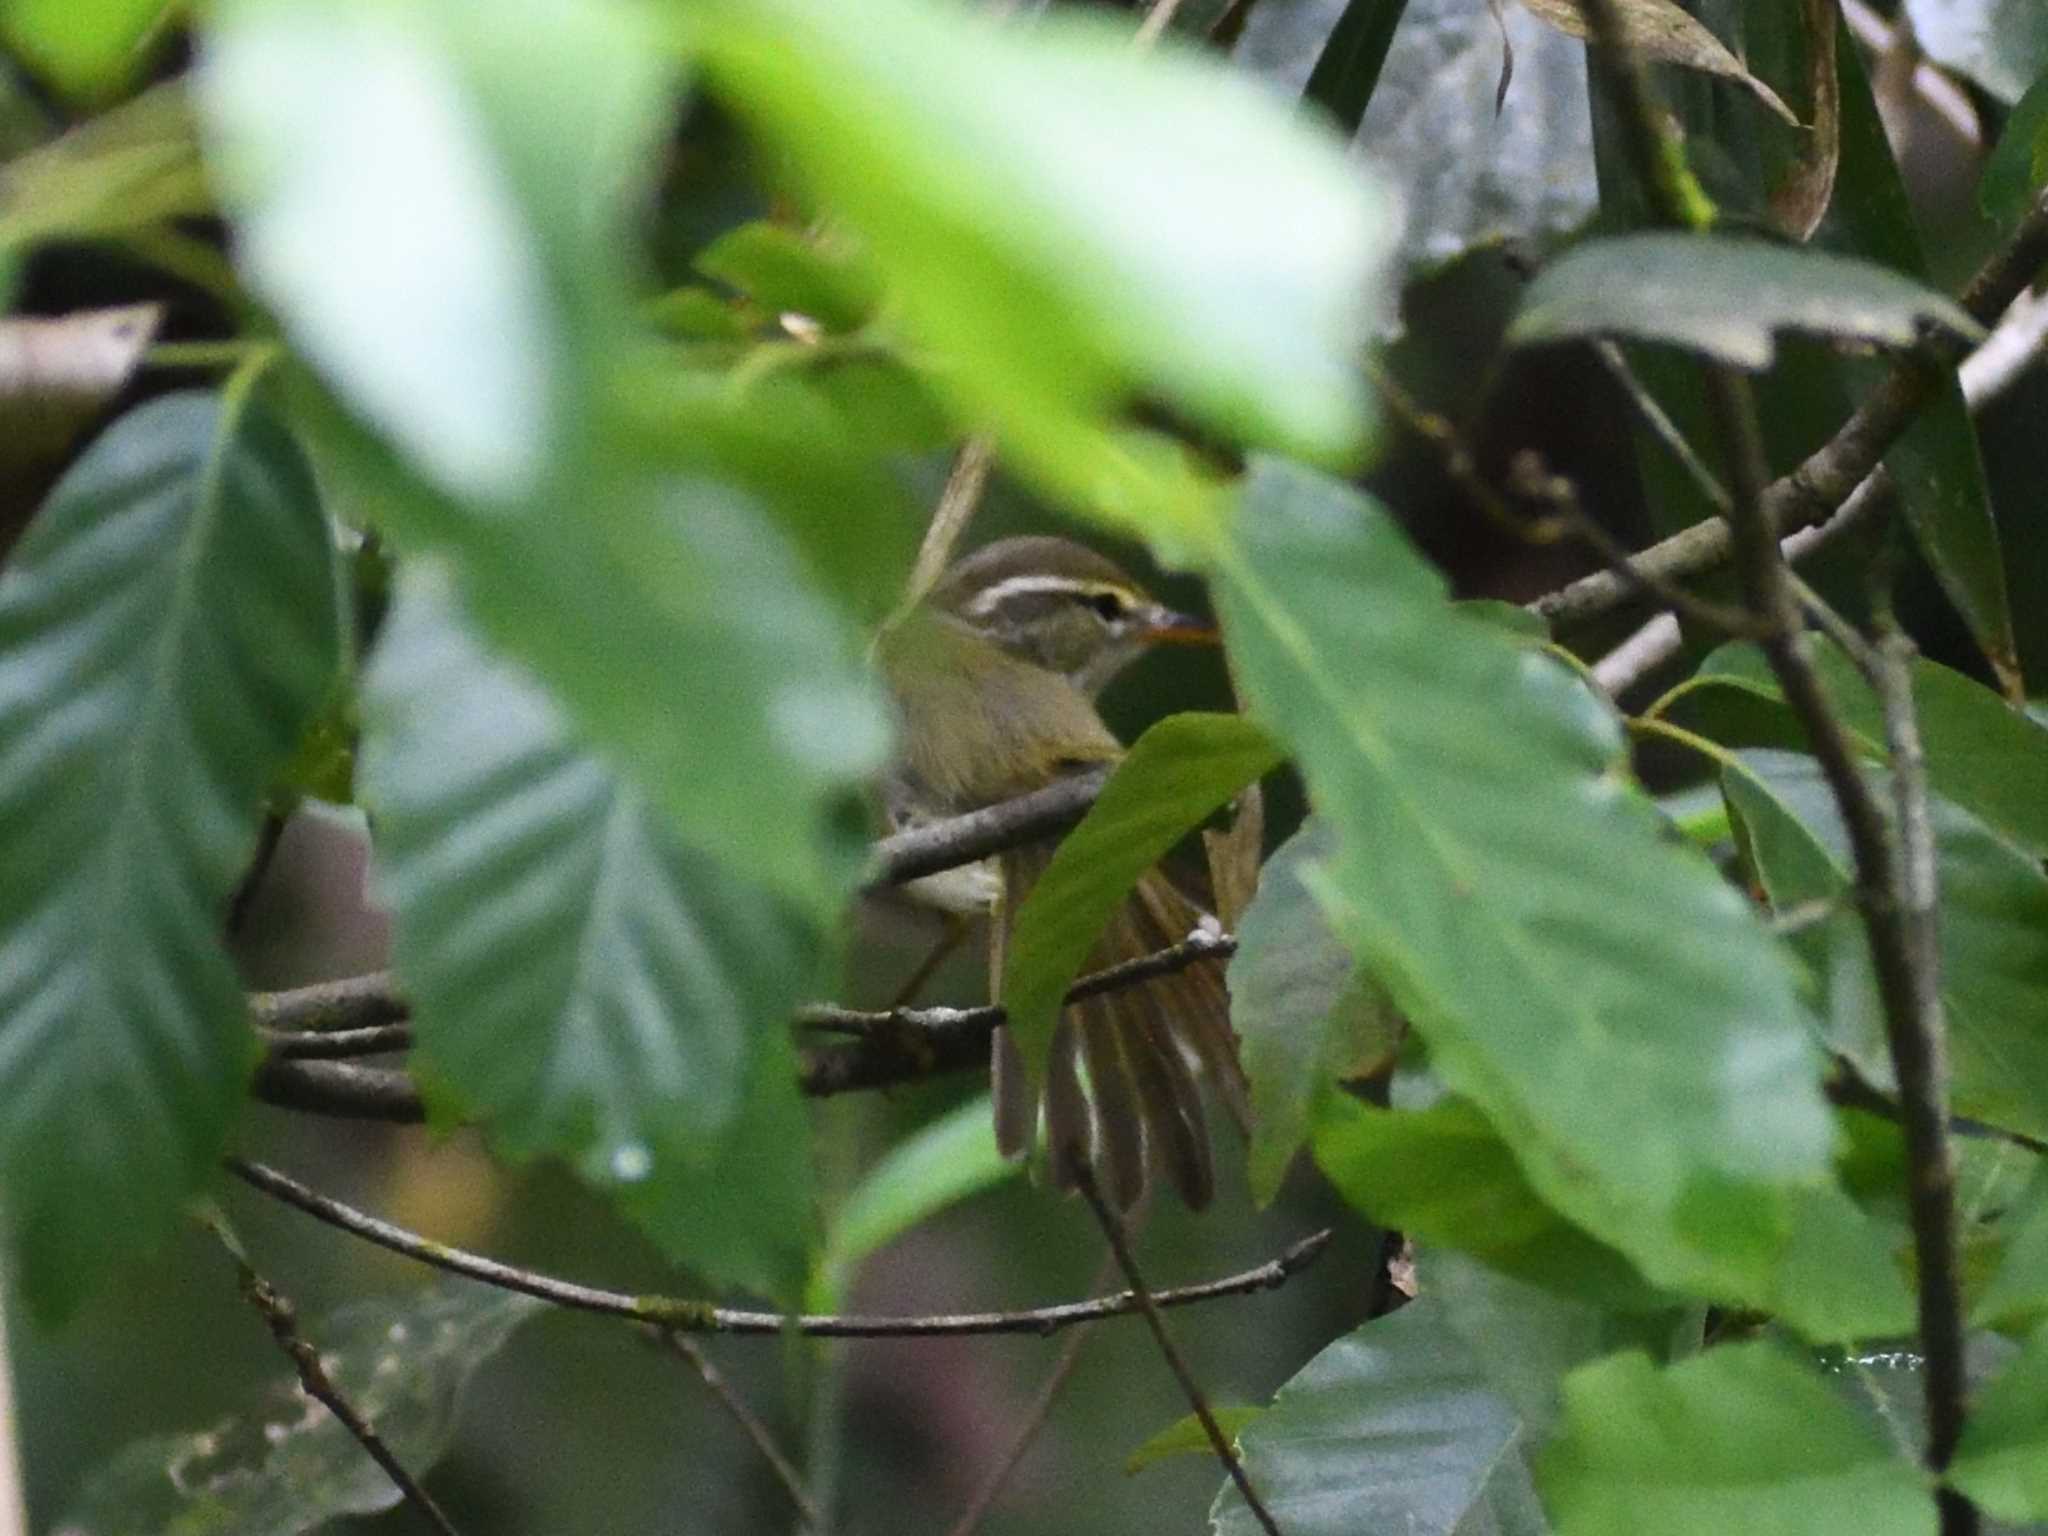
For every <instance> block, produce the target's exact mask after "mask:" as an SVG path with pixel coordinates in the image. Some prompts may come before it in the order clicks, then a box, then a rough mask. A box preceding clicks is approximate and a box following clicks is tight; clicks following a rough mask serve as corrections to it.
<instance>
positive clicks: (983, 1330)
mask: <svg viewBox="0 0 2048 1536" xmlns="http://www.w3.org/2000/svg"><path fill="white" fill-rule="evenodd" d="M226 1166H227V1169H228V1171H229V1172H230V1173H232V1174H234V1175H235V1177H237V1178H239V1179H241V1180H242V1181H243V1182H244V1183H246V1184H248V1185H250V1186H251V1187H252V1188H255V1189H259V1190H261V1191H262V1192H263V1193H264V1194H266V1195H269V1196H271V1197H272V1198H274V1199H277V1200H281V1201H283V1202H284V1203H285V1204H286V1205H289V1206H293V1207H295V1208H296V1209H298V1210H301V1211H303V1212H305V1213H306V1214H307V1215H308V1216H311V1217H313V1218H314V1219H315V1220H317V1221H322V1222H325V1223H326V1224H327V1225H328V1226H331V1227H335V1228H337V1229H339V1230H340V1231H343V1232H348V1233H351V1234H353V1235H354V1236H356V1237H360V1238H362V1239H363V1240H364V1241H366V1242H371V1243H375V1244H376V1245H377V1246H378V1247H380V1248H385V1249H389V1250H390V1251H391V1252H393V1253H397V1254H402V1255H404V1256H405V1257H406V1258H409V1259H413V1260H416V1261H418V1262H419V1263H421V1264H426V1265H429V1266H431V1267H433V1268H435V1269H439V1270H445V1271H446V1272H447V1273H449V1274H452V1275H461V1276H463V1277H465V1278H466V1279H470V1280H479V1281H482V1282H483V1283H484V1284H485V1285H495V1286H497V1287H499V1288H500V1289H502V1290H508V1291H518V1292H519V1293H520V1294H521V1295H525V1296H532V1297H536V1298H538V1299H539V1300H541V1301H545V1302H548V1303H551V1304H552V1305H554V1306H558V1307H566V1308H568V1309H570V1310H571V1311H577V1312H595V1313H598V1314H600V1315H602V1316H606V1317H617V1318H623V1319H625V1320H626V1321H628V1322H634V1323H650V1324H652V1325H654V1326H655V1327H657V1328H662V1329H669V1330H674V1331H676V1332H680V1333H721V1334H735V1335H750V1336H755V1337H762V1338H766V1337H770V1336H781V1335H784V1334H788V1333H792V1332H793V1333H800V1334H805V1335H809V1336H813V1337H818V1338H838V1339H942V1338H958V1337H960V1336H961V1335H963V1334H1002V1333H1021V1334H1034V1335H1037V1336H1039V1337H1041V1338H1043V1337H1049V1336H1051V1335H1052V1334H1055V1333H1058V1332H1060V1331H1061V1330H1062V1329H1065V1328H1072V1327H1075V1326H1076V1325H1078V1324H1081V1323H1092V1322H1099V1321H1101V1320H1102V1319H1104V1318H1111V1317H1128V1316H1130V1315H1131V1314H1132V1313H1135V1312H1138V1311H1140V1310H1141V1307H1140V1304H1139V1302H1138V1299H1137V1298H1136V1297H1135V1296H1133V1295H1132V1294H1131V1292H1129V1291H1121V1292H1118V1293H1116V1294H1114V1295H1110V1296H1100V1297H1096V1298H1095V1299H1093V1300H1090V1301H1070V1302H1063V1303H1061V1304H1060V1305H1057V1306H1051V1307H1035V1308H1030V1309H1027V1310H1024V1311H1017V1312H952V1313H937V1314H930V1315H926V1316H919V1317H870V1316H859V1315H848V1314H834V1313H804V1314H795V1315H791V1314H787V1313H781V1312H753V1311H746V1310H742V1309H740V1308H736V1307H720V1306H714V1305H713V1304H711V1303H710V1302H708V1301H692V1300H687V1299H683V1298H680V1297H667V1296H648V1295H629V1294H627V1293H626V1292H624V1291H608V1290H604V1289H601V1288H600V1287H597V1286H590V1285H583V1284H580V1283H578V1282H576V1281H574V1280H563V1279H560V1278H558V1277H556V1276H554V1275H548V1274H543V1273H541V1272H540V1271H538V1270H532V1269H522V1268H520V1267H519V1266H517V1265H514V1264H506V1263H503V1262H501V1261H499V1260H497V1259H490V1258H485V1257H484V1256H483V1255H482V1254H476V1253H470V1252H467V1251H465V1250H464V1249H461V1248H453V1247H450V1246H449V1245H448V1244H446V1243H436V1242H432V1241H430V1240H429V1239H427V1238H424V1237H421V1236H420V1235H419V1234H418V1233H416V1232H409V1231H407V1230H406V1229H405V1228H404V1227H400V1226H396V1225H394V1224H392V1223H391V1222H388V1221H384V1220H381V1219H379V1218H378V1217H375V1216H372V1215H370V1214H368V1213H367V1212H365V1211H359V1210H357V1209H356V1208H355V1207H354V1206H351V1205H347V1204H344V1203H343V1202H342V1201H339V1200H336V1199H335V1198H334V1197H333V1196H331V1195H323V1194H321V1193H320V1192H319V1191H318V1190H315V1189H311V1188H308V1187H307V1186H306V1185H304V1184H301V1183H300V1182H299V1181H298V1180H297V1179H294V1178H292V1177H291V1176H290V1175H289V1174H285V1173H280V1172H279V1171H278V1170H277V1169H275V1168H271V1167H268V1166H266V1165H265V1164H262V1163H255V1162H250V1161H248V1160H247V1159H244V1158H239V1157H230V1158H228V1159H227V1162H226ZM1329 1241H1330V1234H1329V1232H1328V1230H1327V1229H1326V1230H1324V1231H1321V1232H1317V1233H1314V1234H1312V1235H1311V1236H1309V1237H1305V1238H1303V1239H1302V1240H1301V1241H1300V1242H1298V1243H1296V1244H1294V1245H1293V1246H1292V1247H1291V1248H1289V1249H1287V1250H1286V1252H1284V1253H1282V1254H1280V1255H1279V1257H1277V1258H1274V1259H1269V1260H1268V1261H1267V1262H1266V1263H1264V1264H1261V1265H1258V1266H1257V1267H1255V1268H1252V1269H1247V1270H1242V1271H1240V1272H1239V1273H1237V1274H1234V1275H1225V1276H1223V1277H1222V1278H1221V1279H1217V1280H1208V1281H1204V1282H1203V1283H1201V1284H1199V1285H1186V1286H1181V1287H1178V1288H1177V1289H1174V1290H1170V1291H1160V1292H1158V1293H1157V1294H1156V1295H1154V1296H1153V1297H1151V1301H1152V1302H1153V1304H1154V1305H1156V1306H1160V1307H1185V1306H1191V1305H1193V1304H1194V1303H1196V1302H1202V1301H1215V1300H1218V1299H1220V1298H1222V1297H1226V1296H1249V1295H1252V1294H1253V1293H1255V1292H1258V1291H1269V1290H1274V1289H1277V1288H1278V1287H1280V1286H1282V1285H1285V1284H1286V1283H1287V1282H1288V1280H1289V1279H1291V1278H1292V1277H1293V1276H1294V1275H1296V1274H1298V1273H1299V1272H1300V1271H1301V1270H1303V1269H1305V1268H1307V1267H1308V1266H1309V1265H1310V1264H1312V1263H1314V1262H1315V1260H1316V1259H1317V1258H1318V1257H1319V1256H1320V1255H1321V1254H1322V1251H1323V1249H1324V1248H1326V1247H1327V1246H1328V1245H1329Z"/></svg>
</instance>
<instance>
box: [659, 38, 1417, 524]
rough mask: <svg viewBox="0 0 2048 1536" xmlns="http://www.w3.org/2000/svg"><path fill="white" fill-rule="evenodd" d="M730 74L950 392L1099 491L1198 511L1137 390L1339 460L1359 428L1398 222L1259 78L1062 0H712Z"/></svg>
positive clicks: (1077, 495) (1047, 480)
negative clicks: (1383, 266) (1023, 1)
mask: <svg viewBox="0 0 2048 1536" xmlns="http://www.w3.org/2000/svg"><path fill="white" fill-rule="evenodd" d="M687 25H688V29H689V36H690V40H691V41H692V43H693V44H694V45H695V46H696V47H697V48H698V49H699V50H700V51H701V54H702V58H703V62H704V65H705V68H706V70H707V72H708V73H709V75H710V76H711V79H712V82H713V85H714V87H715V88H716V89H717V90H719V91H720V92H721V93H722V94H723V95H724V96H725V97H726V99H727V100H728V101H729V103H730V104H731V105H732V107H733V108H734V109H735V110H736V111H737V112H739V113H740V114H741V115H742V116H743V117H745V118H746V119H748V120H749V121H750V122H752V123H753V125H754V126H755V127H756V128H757V129H758V130H759V131H760V132H761V133H762V134H763V135H764V137H766V138H767V139H768V140H769V141H770V142H771V143H772V144H774V145H775V146H776V147H777V148H779V149H780V150H781V151H782V152H783V153H784V154H786V155H787V156H788V158H789V160H790V162H791V164H792V166H793V167H794V169H795V171H796V173H797V175H798V176H799V178H800V179H801V180H802V181H803V182H804V183H806V184H807V185H808V186H809V187H810V189H811V190H812V191H814V192H815V193H816V195H817V196H818V198H819V199H820V200H821V201H822V202H823V203H824V204H826V205H827V207H828V208H829V209H830V211H831V212H832V213H834V214H835V215H836V216H838V217H840V218H843V219H844V220H845V221H846V222H847V224H848V225H849V226H850V227H851V228H853V229H855V230H857V231H858V232H860V233H861V234H862V235H863V236H864V237H865V238H866V241H867V244H868V248H869V249H870V250H871V251H872V253H873V255H874V259H875V261H876V263H877V266H878V268H879V269H880V270H881V271H882V273H883V275H884V276H885V277H886V278H887V279H889V280H890V282H891V285H892V295H893V300H894V302H896V303H897V304H900V306H901V308H902V313H903V319H904V324H905V327H906V329H907V330H908V331H909V332H910V333H911V334H913V335H914V336H915V337H916V338H917V339H918V341H919V342H920V344H921V345H923V346H925V347H928V348H930V349H932V350H933V351H934V352H936V353H937V354H939V355H940V356H941V357H942V358H943V360H944V365H943V366H942V367H941V368H939V369H938V370H937V372H936V377H939V378H941V379H943V381H944V382H945V384H946V386H947V388H948V390H949V392H950V393H951V395H952V396H953V398H954V401H955V403H956V405H957V407H958V408H959V409H960V410H961V411H962V412H963V413H964V414H966V415H967V416H969V417H971V418H981V419H986V420H990V421H992V422H993V423H994V424H995V425H996V426H997V427H998V428H999V429H1000V430H1001V431H1002V433H1003V435H1004V437H1005V440H1006V441H1005V446H1006V451H1007V456H1008V457H1009V459H1010V460H1011V461H1012V462H1013V463H1014V464H1015V465H1016V466H1017V467H1019V468H1021V469H1022V470H1024V471H1025V472H1027V473H1029V474H1031V475H1032V476H1034V477H1035V478H1037V479H1038V480H1039V481H1040V482H1041V483H1042V484H1044V485H1047V486H1049V487H1050V488H1052V489H1053V490H1054V491H1056V492H1057V493H1059V494H1061V495H1063V496H1064V497H1066V499H1068V500H1069V501H1070V502H1071V503H1072V504H1074V505H1075V506H1076V507H1077V508H1078V509H1080V510H1086V511H1090V512H1093V513H1095V514H1096V515H1099V516H1112V517H1116V516H1121V517H1124V518H1137V519H1139V520H1141V521H1157V520H1159V519H1162V518H1169V519H1170V518H1174V517H1180V518H1182V519H1183V520H1185V519H1188V518H1192V517H1195V516H1196V515H1197V513H1198V507H1197V505H1196V503H1195V502H1191V501H1190V500H1189V496H1190V494H1191V493H1190V490H1189V488H1188V487H1187V486H1186V485H1184V484H1183V483H1181V482H1182V480H1183V479H1184V477H1185V473H1186V472H1185V469H1184V467H1183V466H1182V464H1181V461H1180V457H1179V455H1178V453H1177V451H1173V450H1170V449H1168V448H1167V447H1166V445H1164V444H1163V443H1159V442H1156V441H1155V442H1154V443H1152V444H1151V445H1150V447H1149V448H1146V449H1145V450H1144V451H1143V452H1142V453H1141V452H1140V445H1139V444H1137V443H1134V442H1132V441H1130V440H1127V439H1125V438H1122V437H1120V436H1119V435H1118V434H1116V433H1115V432H1113V431H1112V430H1111V429H1110V427H1109V425H1108V423H1109V422H1110V420H1111V419H1112V418H1113V416H1114V414H1115V413H1116V412H1118V411H1120V410H1121V408H1122V406H1123V404H1124V402H1125V401H1126V400H1127V399H1128V398H1129V397H1130V396H1131V395H1133V394H1135V393H1141V392H1143V393H1153V394H1160V395H1164V396H1166V397H1168V398H1169V399H1171V400H1172V401H1174V402H1175V403H1177V404H1179V405H1180V406H1182V407H1184V408H1185V409H1186V410H1187V411H1188V412H1189V413H1190V414H1192V415H1194V416H1195V417H1197V418H1199V419H1200V420H1201V421H1202V422H1204V423H1205V424H1207V425H1209V426H1212V427H1214V428H1217V429H1218V430H1220V431H1222V432H1225V433H1228V434H1232V435H1234V436H1242V437H1244V438H1247V439H1250V440H1255V441H1261V442H1271V443H1277V444H1281V445H1285V446H1288V447H1290V448H1293V449H1295V450H1298V451H1301V452H1304V453H1309V454H1314V455H1319V456H1324V457H1333V456H1349V455H1351V454H1354V453H1355V452H1356V451H1357V449H1358V448H1359V446H1360V445H1361V442H1362V438H1363V432H1364V427H1365V422H1366V415H1365V396H1364V394H1363V391H1362V388H1361V381H1360V378H1359V375H1358V372H1357V369H1356V366H1355V348H1356V346H1357V344H1358V342H1359V341H1360V339H1361V338H1362V336H1363V334H1364V328H1365V325H1366V323H1367V302H1368V298H1369V295H1370V290H1371V282H1370V277H1371V273H1372V270H1373V267H1374V264H1375V255H1376V253H1377V251H1378V250H1379V248H1380V246H1381V244H1382V241H1383V235H1382V231H1381V228H1380V223H1381V221H1380V216H1379V213H1378V210H1377V207H1376V202H1375V199H1374V198H1373V197H1372V195H1371V193H1370V191H1369V188H1368V185H1367V182H1366V180H1365V178H1364V177H1363V176H1362V175H1361V174H1360V172H1359V170H1358V168H1357V167H1356V166H1353V165H1349V164H1347V163H1346V162H1345V160H1344V158H1343V156H1342V155H1341V153H1340V152H1339V145H1338V144H1337V143H1336V141H1335V140H1334V139H1333V138H1330V137H1327V136H1325V135H1324V134H1322V133H1321V132H1319V131H1318V130H1317V129H1316V128H1315V127H1314V126H1313V125H1312V124H1309V123H1307V122H1305V121H1303V120H1301V119H1300V118H1298V117H1295V116H1292V115H1290V114H1289V113H1288V112H1287V111H1286V110H1285V108H1284V107H1283V106H1282V105H1281V104H1280V103H1278V102H1275V101H1273V100H1272V99H1271V97H1270V96H1269V95H1268V94H1267V93H1265V92H1263V91H1261V90H1260V89H1259V88H1258V87H1257V86H1256V85H1254V84H1253V83H1252V82H1250V81H1246V80H1242V79H1237V78H1233V77H1232V76H1231V75H1229V74H1228V73H1227V72H1225V71H1223V70H1220V69H1217V68H1215V67H1214V66H1212V65H1210V64H1208V63H1206V62H1204V61H1202V60H1200V59H1199V58H1198V57H1197V56H1195V55H1193V54H1189V53H1183V52H1181V51H1179V50H1177V49H1172V48H1162V49H1158V50H1155V51H1154V52H1153V53H1152V54H1150V55H1149V56H1145V57H1141V56H1139V55H1137V54H1136V53H1134V52H1133V51H1132V50H1131V48H1130V46H1129V37H1128V35H1127V30H1126V29H1123V28H1120V27H1116V26H1113V25H1110V24H1107V23H1105V22H1104V21H1102V20H1101V19H1100V18H1095V17H1079V16H1073V15H1068V14H1064V13H1056V14H1053V15H1050V16H1047V17H1044V18H1041V19H1040V21H1039V22H1038V23H1037V24H1035V25H1033V26H1032V27H1029V28H1012V29H998V28H991V27H987V26H984V25H982V24H981V23H980V22H979V21H978V20H976V19H975V18H972V17H970V16H968V15H966V14H964V13H961V12H959V11H957V10H955V9H953V8H950V7H945V6H940V5H934V4H928V3H923V0H870V3H867V4H863V5H861V6H859V7H845V6H815V5H811V4H807V3H805V0H719V3H716V4H707V5H701V6H698V7H695V8H693V10H692V11H691V13H690V15H689V17H688V19H687Z"/></svg>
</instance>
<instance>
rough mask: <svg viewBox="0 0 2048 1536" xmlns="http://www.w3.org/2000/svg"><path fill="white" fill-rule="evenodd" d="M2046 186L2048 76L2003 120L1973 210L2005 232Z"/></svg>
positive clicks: (1978, 187) (2047, 182)
mask: <svg viewBox="0 0 2048 1536" xmlns="http://www.w3.org/2000/svg"><path fill="white" fill-rule="evenodd" d="M2044 186H2048V75H2043V76H2041V78H2040V79H2038V80H2036V81H2035V82H2034V83H2033V84H2032V85H2031V86H2029V87H2028V88H2027V94H2026V95H2024V96H2022V97H2021V98H2020V102H2019V105H2018V106H2016V107H2014V108H2013V109H2012V115H2011V116H2010V117H2008V118H2007V119H2006V120H2005V127H2004V128H2003V129H2002V130H2000V132H1999V135H1998V142H1997V144H1995V145H1993V146H1992V150H1991V158H1990V159H1989V160H1987V161H1985V162H1984V177H1983V179H1982V180H1981V181H1979V182H1978V183H1977V206H1978V207H1980V208H1982V209H1983V210H1984V213H1985V215H1986V216H1987V217H1989V218H1991V219H1994V220H1996V221H1997V222H1998V224H1999V225H2000V226H2001V227H2003V228H2006V229H2010V228H2011V227H2012V226H2013V225H2015V224H2017V223H2019V221H2020V219H2021V218H2022V217H2023V216H2024V215H2025V214H2026V211H2027V210H2028V209H2029V208H2031V207H2032V206H2033V204H2034V195H2035V194H2036V193H2037V192H2039V191H2040V190H2041V188H2042V187H2044Z"/></svg>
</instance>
